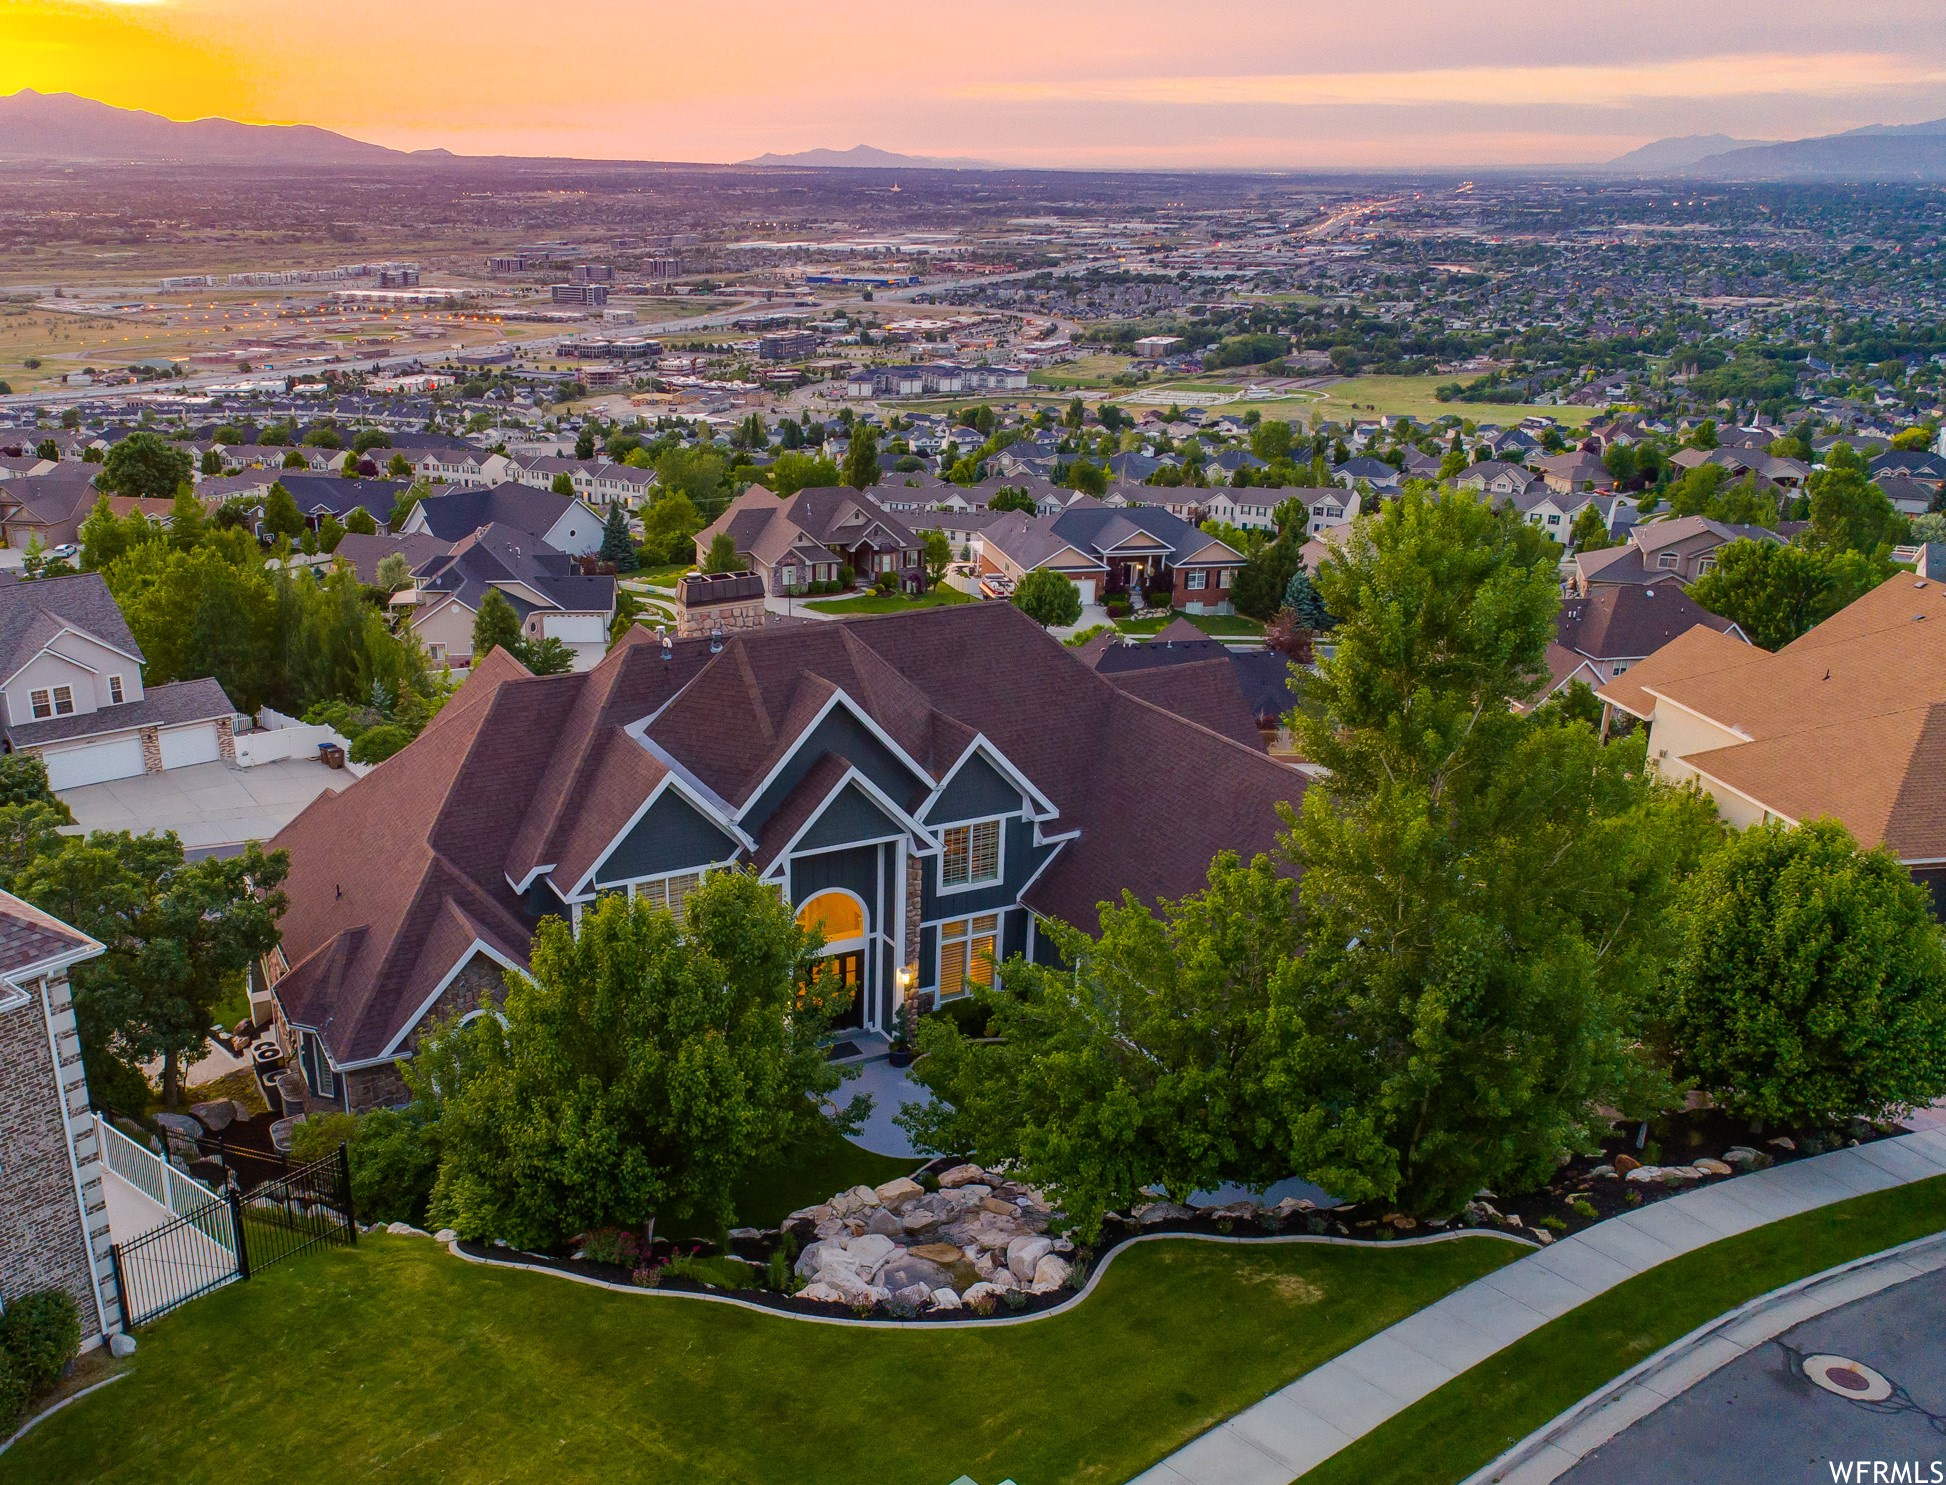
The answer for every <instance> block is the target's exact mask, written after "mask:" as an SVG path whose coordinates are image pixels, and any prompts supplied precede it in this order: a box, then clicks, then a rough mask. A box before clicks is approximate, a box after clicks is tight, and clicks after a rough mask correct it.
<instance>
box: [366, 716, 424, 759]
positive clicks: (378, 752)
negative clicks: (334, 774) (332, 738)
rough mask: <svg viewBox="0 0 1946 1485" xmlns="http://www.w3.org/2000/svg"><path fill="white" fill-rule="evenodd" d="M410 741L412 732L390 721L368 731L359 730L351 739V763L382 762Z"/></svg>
mask: <svg viewBox="0 0 1946 1485" xmlns="http://www.w3.org/2000/svg"><path fill="white" fill-rule="evenodd" d="M411 741H412V734H411V733H410V732H407V731H406V730H405V729H404V728H403V727H400V726H398V725H397V724H395V723H392V722H385V723H382V724H380V725H379V726H377V727H373V728H371V729H369V730H368V731H365V732H361V733H359V734H358V736H357V737H356V738H354V739H353V740H352V744H351V761H352V762H353V763H383V762H384V761H385V760H386V759H387V758H390V757H391V756H392V755H393V754H394V753H396V752H398V750H399V749H400V748H402V747H404V746H405V745H406V744H407V743H409V742H411Z"/></svg>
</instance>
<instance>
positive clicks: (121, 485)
mask: <svg viewBox="0 0 1946 1485" xmlns="http://www.w3.org/2000/svg"><path fill="white" fill-rule="evenodd" d="M195 477H196V465H195V462H194V461H193V460H192V459H191V458H190V456H189V451H188V450H187V449H179V448H177V447H176V446H175V445H174V444H172V443H170V442H169V441H168V440H167V439H166V438H164V437H163V436H162V435H161V434H159V433H131V434H129V436H128V437H127V438H124V439H123V440H122V441H121V442H120V443H118V444H116V445H115V446H114V447H113V448H111V449H110V450H109V451H108V457H107V459H105V460H104V461H103V462H102V466H101V473H100V474H99V475H97V476H96V477H95V481H96V483H97V484H99V485H100V486H101V488H102V489H104V490H106V491H108V492H109V493H110V494H111V495H133V496H139V497H140V498H142V499H144V500H168V499H171V498H173V497H174V495H175V493H176V487H177V486H178V485H187V484H189V483H191V482H192V481H193V480H194V479H195Z"/></svg>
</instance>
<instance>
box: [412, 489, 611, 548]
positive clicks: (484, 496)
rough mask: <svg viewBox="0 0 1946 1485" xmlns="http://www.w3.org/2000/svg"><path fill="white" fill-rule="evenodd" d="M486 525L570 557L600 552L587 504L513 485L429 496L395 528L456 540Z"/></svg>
mask: <svg viewBox="0 0 1946 1485" xmlns="http://www.w3.org/2000/svg"><path fill="white" fill-rule="evenodd" d="M489 525H498V526H511V527H513V528H514V530H516V531H522V532H525V533H526V534H527V535H528V536H531V537H533V538H534V539H535V540H537V541H539V542H540V543H541V544H542V545H543V546H547V547H551V548H552V549H553V550H555V551H557V552H566V553H568V554H569V555H570V556H576V557H582V556H588V555H590V554H592V553H595V552H598V551H600V550H601V529H602V518H601V516H600V514H599V513H598V512H596V510H595V508H594V507H593V506H591V505H589V504H588V503H587V502H586V501H585V500H582V499H580V498H579V497H578V496H573V495H556V494H554V493H553V492H552V491H549V490H536V489H533V488H531V487H529V486H527V485H516V484H511V483H509V484H499V485H492V486H490V487H488V488H486V489H483V490H454V491H451V492H449V493H447V494H444V495H428V496H427V497H426V498H425V499H424V500H421V501H420V502H419V503H418V504H417V505H415V506H413V507H412V514H411V515H410V516H408V517H407V518H406V522H405V525H403V526H402V527H400V528H399V529H400V530H401V531H405V532H410V533H414V534H422V535H426V536H437V537H439V538H441V539H442V540H445V541H459V540H461V539H462V538H463V537H467V536H471V535H472V534H473V533H474V532H475V531H478V530H479V529H480V528H481V527H482V526H489Z"/></svg>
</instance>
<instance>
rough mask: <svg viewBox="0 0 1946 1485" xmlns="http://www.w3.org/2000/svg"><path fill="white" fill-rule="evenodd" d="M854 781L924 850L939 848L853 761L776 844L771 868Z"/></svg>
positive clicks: (845, 846) (844, 845)
mask: <svg viewBox="0 0 1946 1485" xmlns="http://www.w3.org/2000/svg"><path fill="white" fill-rule="evenodd" d="M854 782H855V783H858V784H860V785H862V786H863V787H864V790H865V795H866V797H867V798H868V799H870V800H871V801H872V803H873V804H875V805H877V806H878V807H879V809H880V810H882V811H884V812H885V813H886V814H887V815H889V816H890V817H891V818H892V819H893V820H894V821H895V822H897V823H899V824H902V825H904V826H905V828H906V830H907V831H909V832H910V833H911V834H913V835H916V836H918V837H919V840H920V843H921V844H923V845H924V846H926V847H927V849H928V851H936V850H938V849H939V839H938V837H937V836H935V835H934V834H933V833H932V832H931V831H930V830H928V829H927V828H926V827H925V826H924V825H921V824H920V823H919V822H918V821H917V820H915V819H913V818H912V816H910V815H908V814H907V813H906V812H905V811H904V810H902V809H900V808H899V806H898V802H897V801H896V800H894V799H892V798H891V796H889V795H888V794H886V792H885V791H884V790H883V789H881V788H879V786H878V785H877V784H875V783H873V782H872V781H871V779H870V778H869V777H868V776H867V775H866V774H865V773H864V772H863V771H862V770H861V769H860V768H859V767H858V765H857V764H855V763H854V764H852V766H851V767H850V768H847V769H846V770H845V772H844V775H843V777H841V778H840V779H839V780H838V782H837V783H836V784H833V785H832V786H831V791H830V792H829V793H828V794H826V795H825V796H824V798H823V799H822V800H820V801H819V803H818V807H817V808H816V809H814V810H812V811H811V813H810V814H809V815H807V816H806V817H805V819H804V823H803V824H802V825H800V826H798V827H797V833H796V834H795V835H793V836H792V837H791V838H790V839H789V840H788V841H786V842H784V844H783V845H782V846H780V847H779V848H778V851H777V855H776V857H775V858H774V859H773V860H772V862H771V867H772V868H775V867H776V865H777V863H778V862H780V861H788V860H789V859H790V858H791V857H792V856H793V855H795V854H797V843H798V842H799V841H801V840H802V839H804V837H805V835H806V834H807V833H808V832H809V831H810V829H811V827H812V826H813V825H815V824H817V822H818V821H819V820H822V819H823V818H824V812H825V811H826V810H828V809H829V808H830V807H831V804H832V801H834V800H835V799H837V797H838V796H839V795H840V794H842V793H844V792H845V790H846V788H847V787H848V786H850V785H851V784H852V783H854ZM753 797H754V796H753ZM898 838H899V837H897V836H873V837H871V839H870V840H868V841H867V840H856V841H841V842H840V843H839V844H837V845H833V846H819V847H816V848H815V849H813V850H809V851H806V852H804V853H803V854H804V855H806V856H817V855H821V854H823V853H824V852H826V851H843V850H850V849H851V848H852V847H854V846H863V845H873V844H878V843H880V842H883V841H886V840H896V839H898ZM764 875H765V876H766V877H767V876H769V875H770V871H769V870H768V869H767V870H766V871H765V872H764Z"/></svg>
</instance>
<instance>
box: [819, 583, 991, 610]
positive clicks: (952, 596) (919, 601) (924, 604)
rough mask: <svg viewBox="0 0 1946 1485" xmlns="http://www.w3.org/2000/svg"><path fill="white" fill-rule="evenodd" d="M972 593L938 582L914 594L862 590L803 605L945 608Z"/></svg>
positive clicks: (838, 608) (964, 599)
mask: <svg viewBox="0 0 1946 1485" xmlns="http://www.w3.org/2000/svg"><path fill="white" fill-rule="evenodd" d="M972 601H973V599H972V597H971V595H969V594H966V593H962V592H960V590H959V589H958V588H949V587H947V586H946V585H945V584H944V583H941V584H940V585H939V586H938V587H936V588H929V589H927V590H926V591H925V592H924V593H922V594H920V595H919V596H918V597H917V598H911V597H908V596H907V595H906V594H904V593H861V594H860V595H859V596H858V597H856V598H824V599H815V598H814V599H809V600H806V601H805V604H804V606H805V607H806V608H814V609H816V610H817V611H818V612H819V613H821V614H903V613H909V612H910V611H911V610H913V609H915V608H945V607H947V606H948V605H950V604H955V603H971V602H972Z"/></svg>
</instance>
